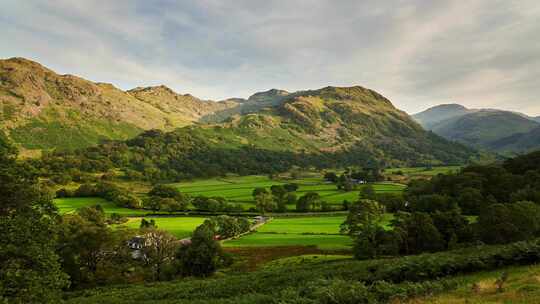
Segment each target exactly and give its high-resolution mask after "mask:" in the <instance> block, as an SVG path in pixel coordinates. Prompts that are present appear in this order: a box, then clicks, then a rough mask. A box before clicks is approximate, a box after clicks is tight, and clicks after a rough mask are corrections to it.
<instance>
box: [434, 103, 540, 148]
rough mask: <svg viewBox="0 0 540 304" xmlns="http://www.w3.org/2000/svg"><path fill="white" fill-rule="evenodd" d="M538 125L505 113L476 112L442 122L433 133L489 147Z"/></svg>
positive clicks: (516, 115)
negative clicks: (495, 142)
mask: <svg viewBox="0 0 540 304" xmlns="http://www.w3.org/2000/svg"><path fill="white" fill-rule="evenodd" d="M537 126H538V123H536V122H534V121H532V120H530V119H527V118H525V117H523V116H521V115H518V114H515V113H512V112H506V111H478V112H474V113H470V114H467V115H464V116H460V117H457V118H453V119H450V120H446V121H443V122H441V123H439V124H438V125H436V126H435V127H434V128H433V132H435V133H437V134H439V135H441V136H443V137H445V138H448V139H450V140H455V141H459V142H462V143H465V144H467V145H471V146H475V147H483V148H485V147H489V143H490V142H493V141H496V140H498V139H501V138H504V137H507V136H511V135H513V134H516V133H523V132H528V131H530V130H532V129H534V128H535V127H537Z"/></svg>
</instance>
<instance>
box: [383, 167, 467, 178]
mask: <svg viewBox="0 0 540 304" xmlns="http://www.w3.org/2000/svg"><path fill="white" fill-rule="evenodd" d="M461 168H462V166H441V167H433V168H431V169H428V168H427V167H404V168H390V169H386V170H384V173H385V174H397V173H398V172H400V171H401V172H402V173H403V175H407V176H412V177H413V176H435V175H438V174H450V173H454V172H458V171H459V170H460V169H461Z"/></svg>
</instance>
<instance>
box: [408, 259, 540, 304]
mask: <svg viewBox="0 0 540 304" xmlns="http://www.w3.org/2000/svg"><path fill="white" fill-rule="evenodd" d="M503 272H507V273H508V281H507V282H506V284H505V288H504V290H503V291H502V292H497V290H496V287H495V281H496V280H497V279H498V278H499V277H501V274H502V273H503ZM459 278H460V279H461V280H462V283H461V284H460V287H458V288H457V289H455V290H452V291H449V292H445V293H441V294H438V295H435V296H430V297H422V298H416V299H412V300H410V301H409V302H407V303H415V304H428V303H430V304H435V303H437V304H457V303H469V304H495V303H514V304H528V303H540V266H539V265H534V266H519V267H508V268H503V269H498V270H496V271H484V272H478V273H474V274H470V275H464V276H460V277H459ZM473 284H476V286H477V288H476V289H475V290H473Z"/></svg>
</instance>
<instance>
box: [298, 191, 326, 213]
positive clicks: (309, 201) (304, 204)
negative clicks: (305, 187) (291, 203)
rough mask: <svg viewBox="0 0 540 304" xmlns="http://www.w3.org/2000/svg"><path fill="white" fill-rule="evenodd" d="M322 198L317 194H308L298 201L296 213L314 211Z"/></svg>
mask: <svg viewBox="0 0 540 304" xmlns="http://www.w3.org/2000/svg"><path fill="white" fill-rule="evenodd" d="M320 198H321V197H320V196H319V194H318V193H317V192H311V191H310V192H308V193H306V194H304V195H303V196H302V197H300V198H299V199H298V200H297V201H296V211H299V212H307V211H310V210H312V208H313V207H314V205H316V204H317V203H318V202H319V201H320Z"/></svg>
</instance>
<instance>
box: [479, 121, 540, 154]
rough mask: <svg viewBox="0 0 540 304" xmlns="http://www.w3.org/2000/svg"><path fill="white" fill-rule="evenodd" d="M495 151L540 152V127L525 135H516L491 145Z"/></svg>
mask: <svg viewBox="0 0 540 304" xmlns="http://www.w3.org/2000/svg"><path fill="white" fill-rule="evenodd" d="M489 147H490V148H491V149H493V150H497V151H501V152H510V153H511V152H528V151H533V150H540V126H538V127H536V128H534V129H532V130H530V131H529V132H525V133H516V134H512V135H510V136H508V137H504V138H501V139H499V140H496V141H493V142H491V143H489Z"/></svg>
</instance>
